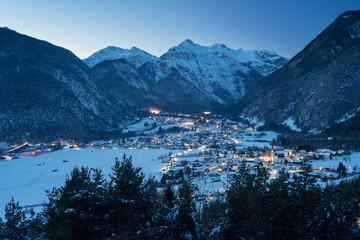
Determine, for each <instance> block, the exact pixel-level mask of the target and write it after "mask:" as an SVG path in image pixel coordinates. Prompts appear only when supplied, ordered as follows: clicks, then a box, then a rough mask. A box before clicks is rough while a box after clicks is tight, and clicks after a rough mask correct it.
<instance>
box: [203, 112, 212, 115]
mask: <svg viewBox="0 0 360 240" xmlns="http://www.w3.org/2000/svg"><path fill="white" fill-rule="evenodd" d="M203 114H205V115H210V114H211V112H203Z"/></svg>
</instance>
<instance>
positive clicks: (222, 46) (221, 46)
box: [211, 43, 230, 49]
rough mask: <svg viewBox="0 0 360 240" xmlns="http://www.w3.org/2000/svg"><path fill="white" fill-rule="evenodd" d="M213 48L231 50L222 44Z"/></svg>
mask: <svg viewBox="0 0 360 240" xmlns="http://www.w3.org/2000/svg"><path fill="white" fill-rule="evenodd" d="M211 47H212V48H217V49H230V48H228V47H227V46H226V45H225V44H222V43H215V44H214V45H212V46H211Z"/></svg>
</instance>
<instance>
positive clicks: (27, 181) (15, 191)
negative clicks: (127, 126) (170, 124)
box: [0, 149, 179, 216]
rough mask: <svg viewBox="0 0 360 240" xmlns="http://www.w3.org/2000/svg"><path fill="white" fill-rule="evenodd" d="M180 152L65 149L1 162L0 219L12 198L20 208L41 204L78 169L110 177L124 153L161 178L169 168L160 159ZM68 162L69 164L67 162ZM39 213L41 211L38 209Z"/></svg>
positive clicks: (143, 169) (139, 165)
mask: <svg viewBox="0 0 360 240" xmlns="http://www.w3.org/2000/svg"><path fill="white" fill-rule="evenodd" d="M169 152H173V153H177V152H179V151H172V150H166V149H79V150H76V149H63V150H59V151H56V152H52V153H48V154H43V155H38V156H21V157H19V158H18V159H13V160H9V161H0V216H4V207H5V205H6V203H8V202H9V200H10V199H11V197H14V199H15V200H16V201H20V205H21V206H25V205H34V204H41V203H43V202H44V201H46V200H47V197H46V193H45V192H44V190H46V189H51V188H52V187H60V186H62V185H63V184H64V182H65V178H66V175H67V174H69V173H70V172H71V170H72V169H73V168H74V167H75V166H78V167H81V166H88V167H89V168H99V169H101V170H102V171H103V173H104V175H105V177H107V178H108V176H109V174H110V173H112V170H111V167H112V166H113V165H114V163H115V158H116V157H118V158H119V160H120V159H121V158H122V156H123V154H124V153H125V154H126V155H127V156H132V158H133V164H134V165H135V166H136V167H142V171H143V173H144V174H145V175H146V176H147V177H149V176H157V177H160V175H159V173H160V171H161V169H162V168H163V167H164V166H165V165H166V163H162V161H161V160H160V159H157V157H158V156H160V155H162V154H168V153H169ZM64 160H67V162H64ZM39 210H40V209H39Z"/></svg>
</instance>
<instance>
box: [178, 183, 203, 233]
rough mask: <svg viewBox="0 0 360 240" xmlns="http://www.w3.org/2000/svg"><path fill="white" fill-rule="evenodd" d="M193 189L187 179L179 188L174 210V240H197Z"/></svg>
mask: <svg viewBox="0 0 360 240" xmlns="http://www.w3.org/2000/svg"><path fill="white" fill-rule="evenodd" d="M194 193H195V187H194V186H193V184H192V183H191V180H190V179H189V178H187V179H184V180H183V183H182V185H181V186H180V187H179V201H178V203H177V205H176V207H175V208H174V215H173V216H174V218H173V219H174V220H173V222H174V230H173V233H174V236H173V237H174V238H175V239H197V238H198V232H197V228H198V219H197V211H196V208H195V200H194V198H193V195H194Z"/></svg>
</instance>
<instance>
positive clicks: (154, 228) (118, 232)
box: [0, 155, 360, 240]
mask: <svg viewBox="0 0 360 240" xmlns="http://www.w3.org/2000/svg"><path fill="white" fill-rule="evenodd" d="M301 170H302V171H300V172H299V174H294V175H292V176H290V175H289V174H288V173H287V172H286V171H285V170H281V171H280V172H279V174H278V176H277V177H276V179H272V180H270V179H269V173H268V170H267V169H266V168H263V167H261V166H259V167H257V168H256V169H255V170H254V169H249V168H247V167H246V166H245V165H243V166H241V167H240V169H239V173H238V174H236V175H235V176H234V177H233V178H232V179H231V180H230V185H229V188H228V190H227V191H226V193H225V195H224V196H223V197H219V198H217V199H213V200H209V201H206V202H205V203H204V204H203V205H200V204H198V203H197V202H196V201H195V196H196V194H197V188H196V186H195V185H194V184H193V183H192V181H191V178H189V177H188V176H187V175H186V174H185V175H184V177H183V178H182V181H181V182H180V184H179V185H176V186H171V185H169V184H168V185H166V187H165V188H164V189H159V188H157V186H158V184H157V183H156V181H155V179H154V178H148V179H146V178H145V176H144V174H143V173H142V172H141V168H137V167H134V166H133V164H132V159H131V157H129V158H128V157H126V156H125V155H124V156H123V159H122V160H121V161H116V162H115V165H114V166H113V167H112V174H111V175H110V178H109V180H107V179H105V177H104V175H103V174H102V172H101V171H100V170H98V169H88V168H85V167H81V168H77V167H75V168H74V169H73V170H72V172H71V173H70V174H69V176H67V178H66V180H65V183H64V185H63V186H61V187H59V188H53V189H51V190H48V191H47V195H48V201H46V203H45V205H44V208H43V210H42V211H41V212H40V213H37V214H35V213H34V212H32V213H31V214H30V215H26V214H25V211H24V209H23V208H22V207H21V206H20V205H19V203H18V202H16V201H15V200H14V199H11V201H10V202H9V203H8V204H7V205H6V206H5V219H4V220H0V239H19V240H20V239H56V240H57V239H59V240H60V239H109V240H112V239H265V240H266V239H359V238H360V234H359V226H358V224H357V218H358V216H359V210H360V209H359V199H360V181H359V179H355V180H353V181H350V182H342V183H340V184H338V185H334V186H326V187H320V186H319V185H318V184H317V181H316V179H315V178H314V177H313V175H312V174H311V166H310V165H309V164H307V163H303V164H302V166H301ZM200 206H201V207H200Z"/></svg>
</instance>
